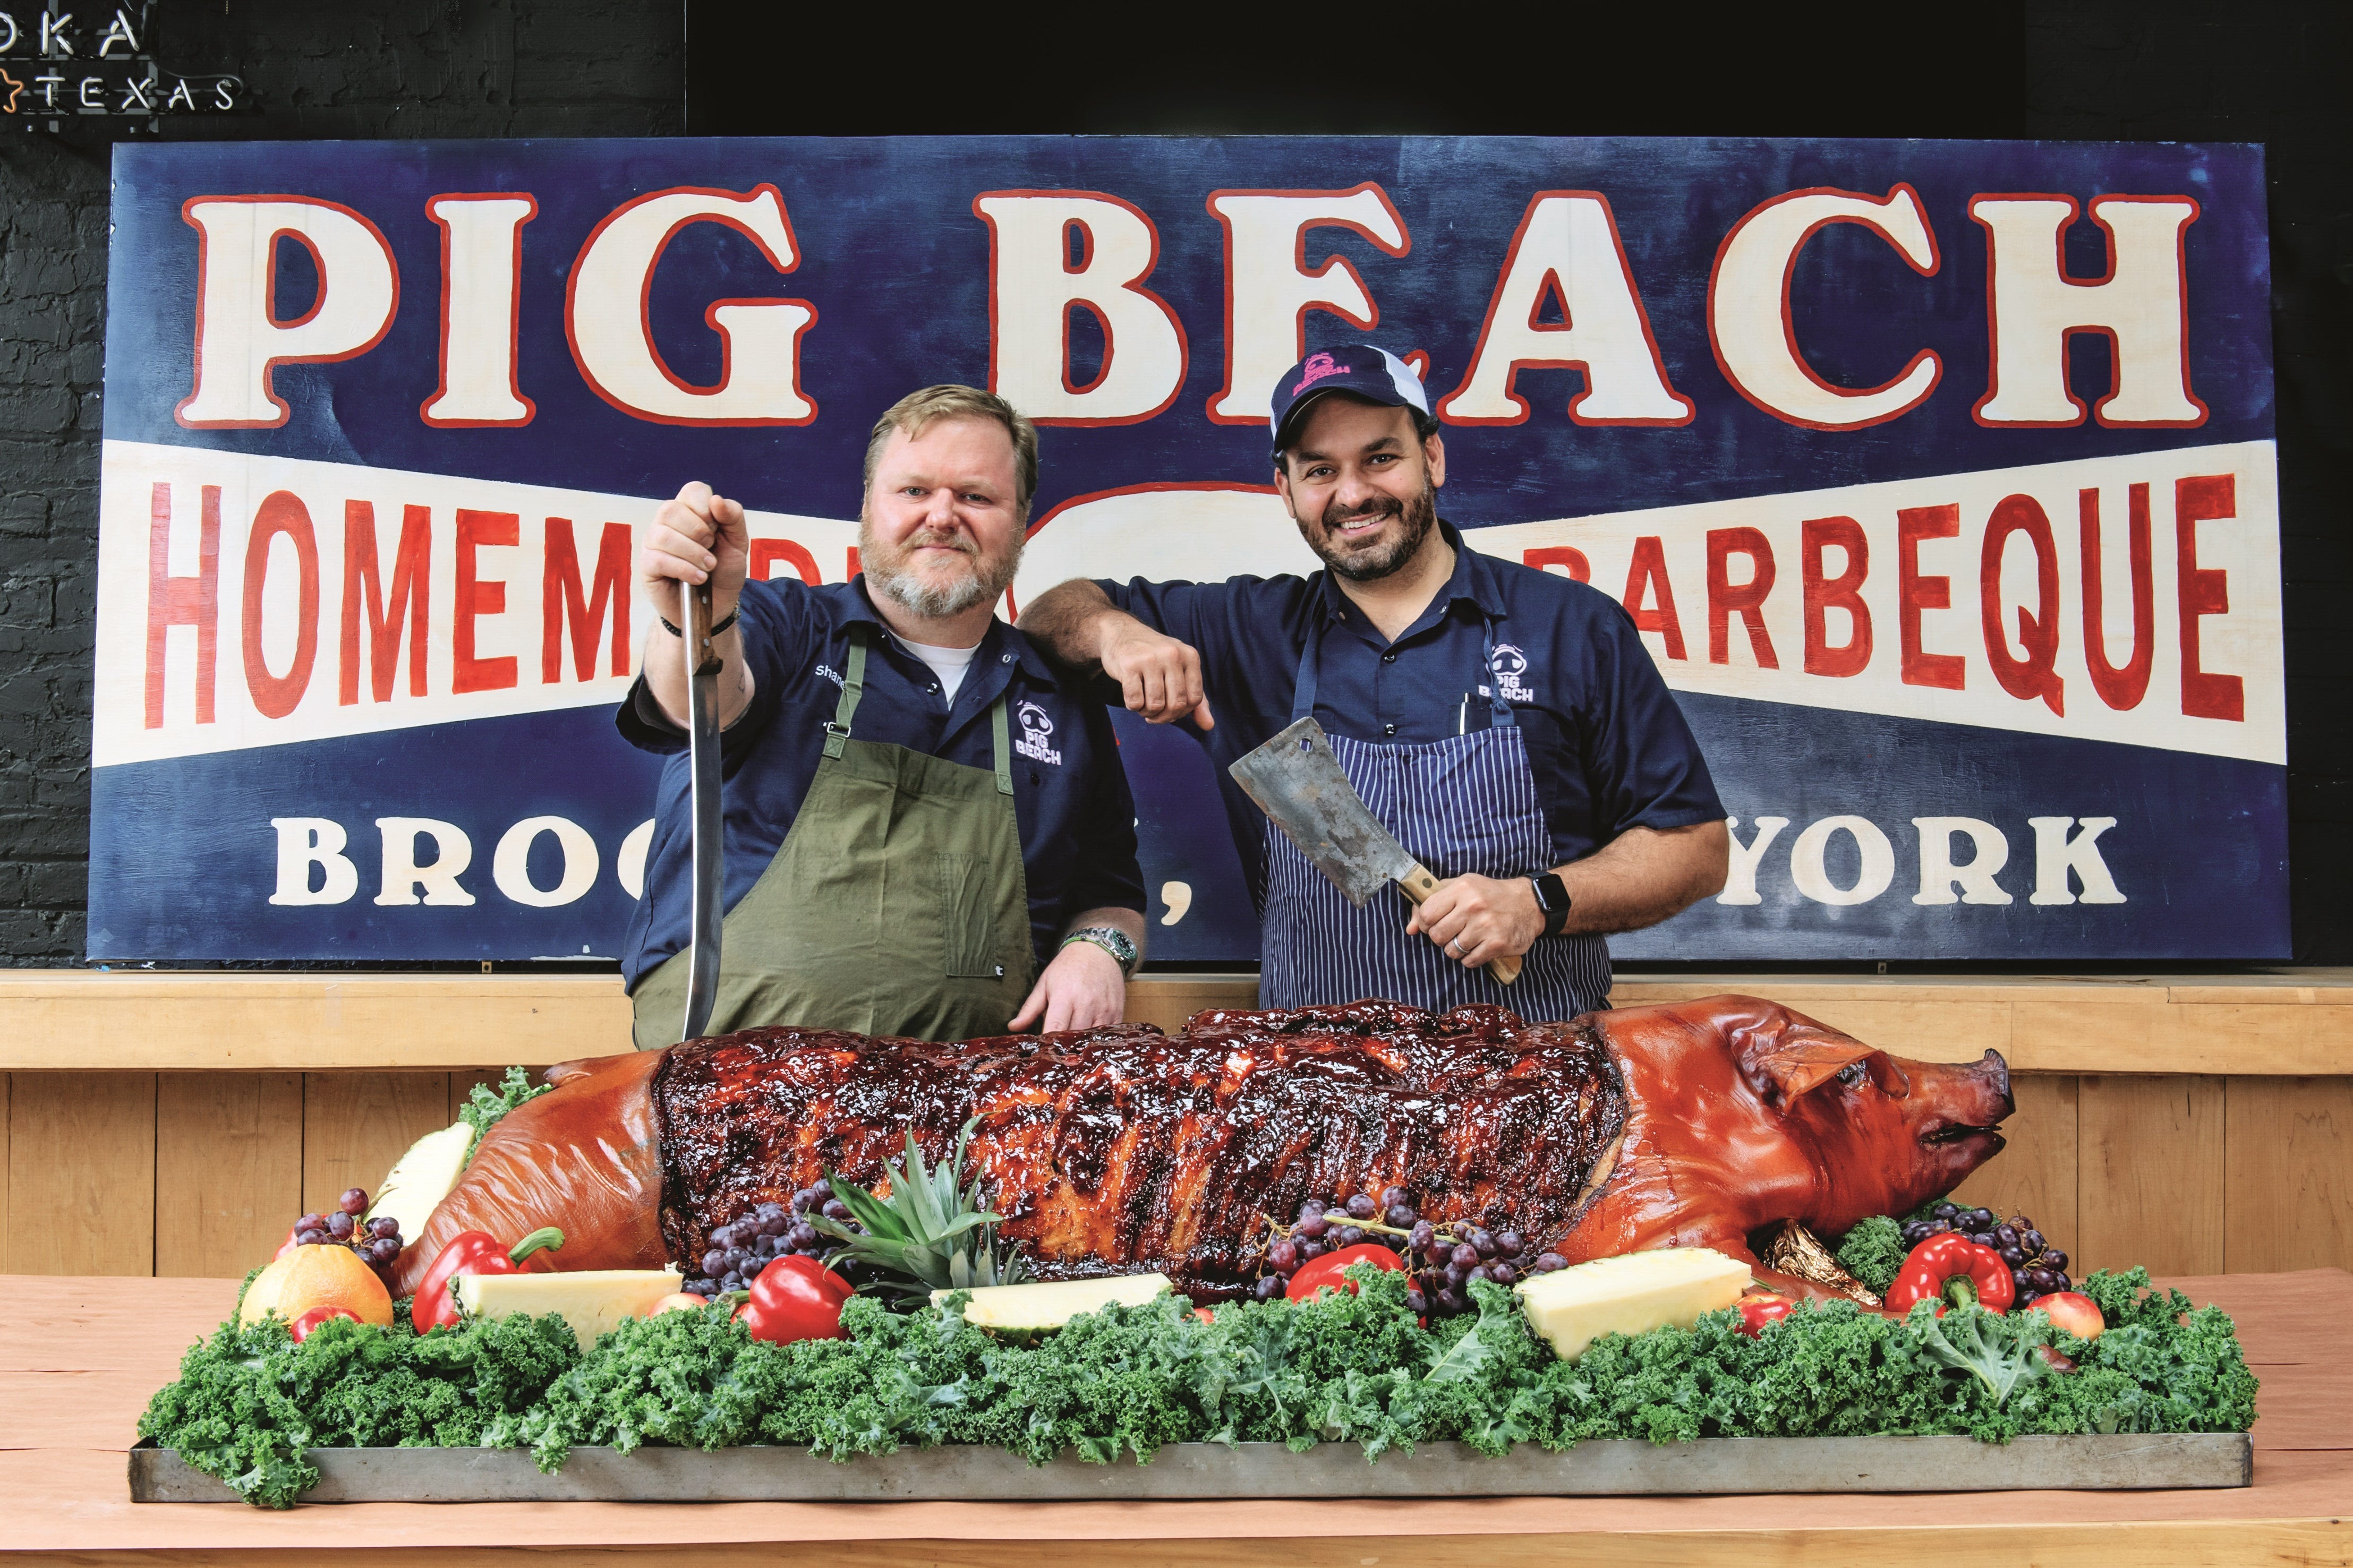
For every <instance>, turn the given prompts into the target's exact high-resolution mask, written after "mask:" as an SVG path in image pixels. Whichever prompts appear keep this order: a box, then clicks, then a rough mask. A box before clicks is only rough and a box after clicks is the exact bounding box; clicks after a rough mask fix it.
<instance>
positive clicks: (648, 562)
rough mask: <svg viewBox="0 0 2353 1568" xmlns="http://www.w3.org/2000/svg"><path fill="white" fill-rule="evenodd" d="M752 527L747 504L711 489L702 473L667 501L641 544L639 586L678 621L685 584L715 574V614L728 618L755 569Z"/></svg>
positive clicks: (669, 617)
mask: <svg viewBox="0 0 2353 1568" xmlns="http://www.w3.org/2000/svg"><path fill="white" fill-rule="evenodd" d="M751 567H752V542H751V531H750V530H749V528H748V527H747V526H746V524H745V523H744V509H743V507H742V506H741V505H739V504H737V503H736V502H734V501H732V500H726V499H724V498H723V497H721V496H715V495H712V493H711V487H710V486H709V485H706V484H704V483H702V481H701V480H700V479H697V480H693V481H691V482H690V483H689V484H687V485H686V486H685V487H684V488H683V489H681V490H680V491H679V492H678V499H677V500H672V501H664V502H663V503H662V509H661V510H659V511H658V512H656V513H654V522H653V526H652V527H651V528H650V529H649V530H647V531H646V540H645V542H644V543H643V544H641V545H639V546H638V591H639V592H640V593H642V594H644V595H645V596H646V599H647V602H648V603H649V604H651V605H653V607H654V611H655V613H656V614H657V615H659V616H661V617H662V618H663V619H665V620H667V621H669V622H670V625H672V626H685V625H686V601H685V597H684V595H685V588H684V586H683V584H695V583H701V582H702V581H703V579H705V578H706V577H707V578H709V579H710V580H711V618H712V620H714V621H723V620H725V619H726V618H727V616H728V615H729V613H730V612H732V611H733V609H734V608H735V601H736V599H737V598H738V597H739V596H741V595H742V594H743V592H744V578H745V577H746V576H748V575H749V574H750V573H751Z"/></svg>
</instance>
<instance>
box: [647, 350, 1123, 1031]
mask: <svg viewBox="0 0 2353 1568" xmlns="http://www.w3.org/2000/svg"><path fill="white" fill-rule="evenodd" d="M1037 486H1038V432H1037V428H1036V427H1035V426H1032V425H1031V424H1030V422H1029V420H1028V419H1026V418H1024V417H1023V416H1021V415H1020V414H1019V413H1018V411H1016V410H1015V409H1014V407H1013V406H1012V405H1010V404H1008V403H1007V402H1006V401H1005V400H1004V399H1002V398H999V397H996V396H993V395H990V394H988V393H986V392H981V391H978V390H976V389H975V388H973V387H968V386H930V387H925V388H924V389H923V391H921V392H917V393H913V394H911V395H908V396H907V397H904V398H902V399H901V400H900V401H899V402H898V403H897V404H896V405H893V406H892V408H891V409H890V410H889V412H887V413H885V414H884V415H883V416H882V417H881V419H880V420H878V421H877V422H876V424H875V426H874V433H873V437H872V438H871V441H870V442H869V443H868V446H867V449H866V499H865V502H864V505H863V508H862V510H861V513H860V520H859V553H860V563H861V564H862V566H863V568H864V570H863V573H862V574H861V575H860V576H859V577H857V578H854V579H852V580H851V581H850V582H848V583H844V584H827V585H826V586H823V587H809V586H807V585H805V584H802V583H801V582H799V581H798V580H797V579H796V578H789V577H788V578H786V579H783V580H780V581H768V582H757V583H755V582H748V581H746V577H747V575H748V564H749V559H750V539H749V535H748V533H747V531H746V529H745V524H744V509H743V507H742V506H741V505H739V504H737V503H736V502H734V501H732V500H724V499H723V498H721V497H719V496H715V495H713V494H712V492H711V489H710V487H709V486H707V485H703V484H700V483H695V484H690V485H688V486H687V487H686V488H685V489H681V491H679V494H678V499H677V500H673V501H670V502H668V503H666V504H664V506H663V507H662V509H661V510H660V511H659V513H657V514H656V516H655V518H654V523H653V527H652V528H651V529H650V530H649V531H648V533H647V535H646V537H645V540H644V542H643V544H642V546H641V548H640V549H639V550H638V558H637V569H638V588H639V591H640V592H642V593H643V594H644V595H645V596H646V598H647V599H648V600H649V602H650V603H651V605H652V606H653V608H654V610H655V612H656V614H657V615H658V616H660V618H661V624H662V627H663V631H662V632H661V633H660V634H658V635H657V636H655V637H653V638H651V639H650V641H651V645H652V646H650V647H648V649H647V650H646V658H645V660H644V664H643V666H642V668H640V669H639V671H638V681H637V684H636V686H635V687H633V688H632V689H631V690H630V693H629V695H628V698H627V699H626V700H624V701H623V702H622V704H621V707H620V711H619V713H618V715H617V723H618V725H619V727H620V731H621V733H622V735H623V736H624V737H625V738H626V739H628V741H629V742H631V743H632V744H634V745H637V746H639V747H641V748H643V749H644V750H647V751H649V752H661V753H665V754H667V755H668V756H669V757H670V763H668V765H667V766H666V767H665V768H664V769H663V773H662V779H661V785H660V795H659V804H658V805H657V808H656V812H655V828H654V837H653V843H652V847H651V848H650V849H649V852H648V855H647V858H646V890H645V896H644V897H643V898H642V899H641V900H638V910H637V915H636V917H635V918H634V920H633V921H631V923H630V928H629V934H628V942H627V946H626V948H625V952H626V957H625V959H624V963H623V973H624V977H625V979H626V980H627V982H628V986H629V992H630V996H631V999H632V1002H633V1004H634V1005H635V1008H636V1017H637V1025H636V1033H637V1043H638V1048H639V1049H641V1050H645V1049H652V1048H655V1047H661V1046H667V1045H670V1044H672V1043H674V1041H675V1039H676V1037H677V1031H678V1020H679V1018H680V1017H681V1013H682V1009H683V1007H684V1005H685V994H686V983H687V975H686V965H687V963H688V962H689V955H688V954H687V952H685V951H684V950H685V949H686V947H687V945H688V923H689V908H688V907H689V900H690V896H691V887H690V884H691V878H692V868H691V826H690V818H689V809H690V807H689V793H690V792H689V781H688V771H687V765H686V756H685V746H686V740H685V733H684V726H685V724H686V721H687V720H686V716H687V682H686V670H685V659H684V656H683V652H682V650H681V647H680V646H679V627H681V626H683V625H684V624H685V621H686V617H685V616H684V615H683V614H682V613H681V611H682V603H681V601H682V598H683V595H684V592H685V586H684V585H686V584H699V583H702V581H703V580H704V579H705V578H708V579H710V581H711V584H712V626H713V629H714V630H715V631H717V632H718V633H719V635H718V637H717V638H716V642H715V646H716V648H717V652H718V654H719V657H720V658H721V660H722V662H723V668H722V670H721V673H720V677H719V689H720V720H721V723H722V725H723V730H722V732H721V742H722V755H723V763H722V767H723V781H724V782H723V792H722V793H723V803H724V823H725V828H724V831H725V838H726V886H725V888H724V889H723V892H722V905H723V908H724V909H725V910H726V911H727V913H726V925H725V930H724V942H723V952H724V955H725V957H724V968H723V972H722V973H721V976H720V984H719V994H718V1002H717V1005H716V1006H715V1007H714V1008H713V1010H712V1017H711V1024H710V1030H711V1033H712V1034H723V1033H725V1032H727V1031H729V1030H733V1029H743V1028H750V1027H753V1026H760V1025H793V1026H801V1027H806V1028H830V1029H850V1030H855V1031H857V1032H859V1033H860V1034H868V1035H905V1036H912V1037H918V1038H923V1039H932V1040H955V1039H965V1038H970V1037H974V1036H981V1035H1001V1034H1005V1033H1007V1032H1008V1030H1020V1029H1027V1028H1029V1027H1032V1026H1042V1027H1044V1028H1047V1029H1083V1028H1092V1027H1094V1026H1100V1025H1104V1024H1113V1023H1117V1022H1118V1021H1119V1018H1120V1014H1121V1011H1122V1007H1123V1005H1124V1001H1125V990H1126V981H1127V979H1128V977H1129V976H1130V975H1131V974H1133V973H1134V969H1135V963H1136V960H1137V958H1138V956H1139V949H1140V945H1141V942H1142V940H1143V936H1144V915H1143V909H1144V883H1143V877H1142V874H1141V872H1140V871H1139V870H1138V868H1137V866H1136V859H1135V826H1134V824H1135V809H1134V801H1133V800H1132V798H1131V797H1130V795H1129V794H1128V787H1127V776H1126V774H1125V773H1124V772H1122V771H1121V767H1120V761H1119V749H1118V745H1117V742H1115V741H1114V740H1113V732H1112V726H1111V719H1110V714H1109V712H1108V710H1105V709H1104V708H1103V706H1102V704H1101V703H1100V702H1098V701H1096V700H1092V698H1091V697H1090V696H1089V695H1088V693H1087V691H1086V690H1085V689H1084V683H1083V682H1082V681H1078V680H1071V679H1057V677H1056V674H1055V671H1054V669H1053V667H1052V666H1050V665H1049V664H1048V663H1047V662H1046V660H1045V659H1044V658H1040V657H1039V653H1038V651H1037V649H1036V648H1034V647H1031V646H1030V644H1029V639H1028V638H1027V637H1023V636H1022V634H1021V633H1019V632H1018V631H1016V630H1014V629H1013V628H1012V627H1011V626H1008V625H1006V624H1005V623H1004V622H1002V621H1000V620H998V619H997V616H996V606H997V600H998V599H999V598H1000V597H1002V596H1003V595H1004V593H1005V590H1006V588H1007V586H1008V584H1011V583H1012V581H1013V574H1014V570H1015V568H1016V566H1017V565H1018V563H1019V561H1020V557H1021V542H1022V538H1023V529H1024V525H1025V524H1026V523H1027V521H1028V520H1029V501H1030V497H1031V496H1032V494H1033V493H1034V492H1035V491H1036V489H1037Z"/></svg>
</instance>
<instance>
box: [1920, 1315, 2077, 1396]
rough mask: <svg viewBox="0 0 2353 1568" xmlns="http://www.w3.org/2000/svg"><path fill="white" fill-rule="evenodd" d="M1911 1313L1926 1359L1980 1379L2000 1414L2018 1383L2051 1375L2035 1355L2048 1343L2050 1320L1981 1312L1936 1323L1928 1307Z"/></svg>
mask: <svg viewBox="0 0 2353 1568" xmlns="http://www.w3.org/2000/svg"><path fill="white" fill-rule="evenodd" d="M1912 1314H1913V1318H1914V1319H1915V1320H1916V1321H1910V1322H1908V1323H1907V1325H1906V1326H1907V1327H1910V1328H1913V1329H1915V1330H1916V1331H1918V1332H1919V1335H1920V1340H1921V1343H1922V1344H1923V1345H1925V1346H1926V1349H1927V1352H1928V1359H1929V1360H1931V1361H1933V1362H1935V1363H1936V1364H1937V1365H1939V1366H1947V1367H1951V1368H1953V1369H1954V1370H1955V1371H1957V1372H1965V1373H1968V1374H1969V1375H1970V1376H1971V1377H1973V1378H1976V1379H1977V1380H1978V1383H1979V1384H1981V1385H1983V1387H1984V1389H1985V1392H1986V1395H1987V1397H1988V1398H1989V1399H1991V1400H1992V1401H1993V1404H1994V1406H1995V1408H1997V1409H1999V1408H2000V1407H2001V1406H2002V1405H2006V1404H2008V1403H2009V1402H2010V1393H2011V1391H2012V1390H2014V1389H2016V1388H2017V1387H2018V1385H2019V1384H2021V1383H2028V1382H2031V1381H2032V1380H2033V1379H2035V1378H2037V1377H2039V1376H2041V1375H2042V1374H2043V1373H2045V1372H2047V1371H2048V1370H2049V1363H2046V1362H2044V1361H2043V1359H2042V1357H2041V1356H2040V1355H2038V1354H2036V1353H2035V1352H2038V1351H2039V1350H2041V1349H2042V1346H2044V1345H2046V1344H2048V1343H2049V1342H2050V1334H2051V1331H2050V1324H2049V1320H2048V1319H2046V1318H2041V1317H2035V1316H2029V1317H2025V1318H2005V1317H2003V1316H2001V1315H2000V1314H1998V1313H1993V1312H1988V1311H1985V1310H1981V1309H1979V1308H1977V1307H1964V1308H1961V1309H1959V1310H1956V1311H1954V1312H1953V1313H1951V1314H1950V1315H1949V1316H1947V1317H1944V1318H1938V1317H1936V1309H1935V1308H1934V1307H1933V1306H1931V1305H1929V1304H1928V1303H1926V1302H1923V1303H1921V1304H1919V1305H1917V1306H1915V1307H1914V1308H1913V1310H1912Z"/></svg>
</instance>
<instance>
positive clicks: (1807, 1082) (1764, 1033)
mask: <svg viewBox="0 0 2353 1568" xmlns="http://www.w3.org/2000/svg"><path fill="white" fill-rule="evenodd" d="M1732 1054H1733V1058H1734V1059H1735V1060H1736V1061H1737V1062H1738V1063H1739V1064H1740V1076H1741V1077H1742V1078H1743V1079H1746V1081H1747V1084H1748V1087H1749V1088H1750V1089H1754V1090H1755V1091H1756V1092H1757V1094H1758V1095H1759V1096H1761V1097H1762V1098H1764V1099H1766V1100H1778V1101H1779V1102H1781V1103H1784V1104H1786V1103H1788V1101H1790V1100H1795V1099H1797V1098H1798V1097H1799V1095H1801V1094H1805V1093H1808V1092H1810V1090H1813V1089H1820V1087H1821V1086H1822V1085H1824V1084H1826V1083H1828V1082H1830V1080H1831V1079H1834V1078H1836V1077H1837V1076H1838V1075H1839V1074H1840V1073H1841V1072H1843V1071H1845V1070H1846V1069H1847V1068H1851V1067H1852V1066H1853V1065H1854V1064H1856V1063H1857V1062H1862V1063H1865V1064H1867V1066H1866V1068H1865V1070H1866V1071H1868V1072H1869V1073H1870V1074H1871V1077H1872V1079H1873V1081H1874V1082H1875V1083H1877V1084H1878V1085H1879V1087H1880V1088H1881V1089H1885V1090H1886V1091H1887V1092H1889V1093H1891V1094H1899V1095H1900V1094H1903V1093H1905V1091H1906V1090H1907V1089H1909V1088H1910V1085H1909V1084H1908V1083H1906V1082H1905V1078H1904V1074H1903V1073H1902V1071H1901V1070H1900V1069H1898V1068H1896V1067H1895V1065H1894V1063H1893V1062H1891V1061H1889V1060H1888V1058H1887V1054H1886V1053H1885V1052H1884V1051H1882V1050H1879V1049H1877V1048H1876V1047H1872V1046H1866V1045H1864V1044H1863V1043H1862V1041H1861V1040H1858V1039H1854V1038H1852V1037H1850V1036H1846V1035H1841V1034H1840V1033H1839V1032H1838V1031H1837V1030H1835V1029H1826V1028H1824V1027H1823V1026H1820V1024H1815V1023H1811V1022H1799V1020H1798V1019H1797V1018H1795V1017H1794V1016H1785V1017H1784V1018H1783V1019H1782V1020H1781V1021H1779V1023H1778V1025H1767V1026H1763V1027H1760V1028H1756V1029H1745V1030H1742V1031H1741V1032H1740V1033H1739V1034H1738V1035H1737V1036H1736V1037H1734V1039H1733V1043H1732Z"/></svg>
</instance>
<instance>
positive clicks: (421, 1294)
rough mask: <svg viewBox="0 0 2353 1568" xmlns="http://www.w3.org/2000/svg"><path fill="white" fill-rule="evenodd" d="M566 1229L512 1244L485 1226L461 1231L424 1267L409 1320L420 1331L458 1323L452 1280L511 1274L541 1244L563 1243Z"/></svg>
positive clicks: (550, 1229) (538, 1232)
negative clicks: (430, 1263) (508, 1243)
mask: <svg viewBox="0 0 2353 1568" xmlns="http://www.w3.org/2000/svg"><path fill="white" fill-rule="evenodd" d="M563 1245H564V1233H563V1232H562V1231H560V1230H558V1229H556V1228H555V1227H554V1226H552V1225H551V1226H543V1227H542V1228H540V1229H538V1230H534V1231H533V1232H532V1233H531V1234H530V1235H529V1236H526V1237H523V1238H522V1240H521V1241H518V1242H516V1243H515V1244H514V1245H513V1246H512V1247H509V1246H508V1245H507V1244H506V1243H504V1242H502V1241H501V1240H500V1239H499V1238H498V1237H495V1236H492V1235H491V1233H490V1232H488V1231H486V1230H467V1231H460V1232H459V1233H458V1235H457V1236H455V1237H451V1238H450V1241H449V1245H448V1246H447V1247H443V1248H442V1249H441V1255H440V1256H439V1257H438V1258H435V1259H434V1260H433V1267H431V1268H427V1270H426V1271H425V1278H424V1279H423V1280H422V1281H421V1282H419V1284H418V1285H417V1297H416V1300H414V1301H412V1302H411V1303H410V1304H409V1309H408V1321H410V1322H411V1323H413V1324H415V1325H416V1327H417V1332H418V1333H420V1334H423V1333H430V1332H431V1331H433V1330H435V1329H454V1328H456V1327H457V1326H458V1294H457V1292H456V1291H455V1290H454V1289H451V1284H452V1282H453V1281H455V1280H456V1279H457V1278H458V1277H459V1275H461V1274H512V1273H514V1272H515V1271H516V1268H515V1266H516V1265H517V1264H519V1263H521V1262H522V1260H523V1259H524V1258H529V1257H530V1256H531V1255H532V1254H533V1253H534V1252H537V1251H538V1250H539V1249H540V1248H541V1247H562V1246H563Z"/></svg>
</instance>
